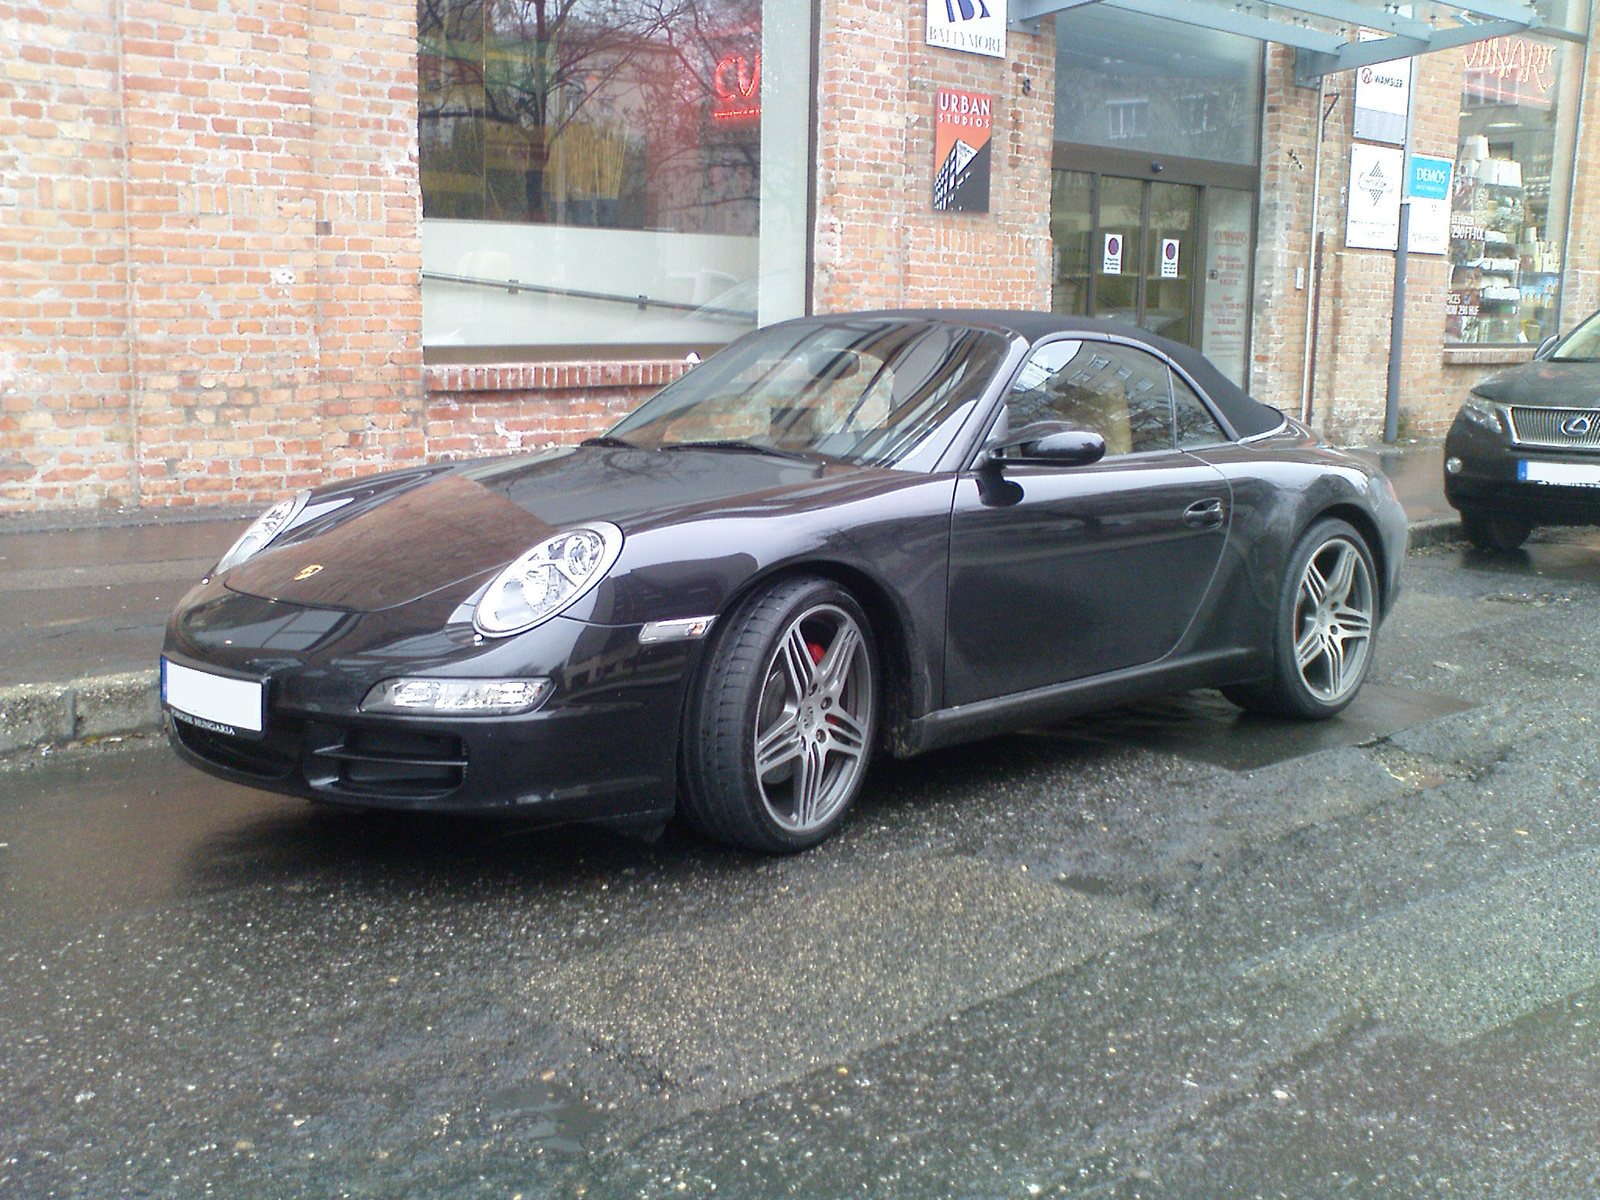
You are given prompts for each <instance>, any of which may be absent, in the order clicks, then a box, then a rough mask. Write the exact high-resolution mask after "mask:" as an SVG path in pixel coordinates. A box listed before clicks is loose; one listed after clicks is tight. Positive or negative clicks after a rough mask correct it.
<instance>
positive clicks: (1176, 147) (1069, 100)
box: [1055, 4, 1261, 166]
mask: <svg viewBox="0 0 1600 1200" xmlns="http://www.w3.org/2000/svg"><path fill="white" fill-rule="evenodd" d="M1260 125H1261V43H1260V42H1258V41H1256V40H1254V39H1253V38H1246V37H1239V36H1237V35H1235V34H1231V33H1218V32H1215V31H1213V30H1208V29H1198V28H1195V27H1194V26H1192V25H1176V24H1173V23H1172V22H1171V21H1163V20H1158V19H1156V18H1154V17H1147V16H1144V15H1142V14H1140V13H1132V12H1126V11H1123V10H1121V9H1116V8H1107V7H1105V6H1104V5H1101V4H1087V5H1083V6H1081V7H1078V8H1074V9H1071V10H1069V11H1067V12H1063V13H1060V14H1058V15H1057V17H1056V129H1055V140H1056V141H1058V142H1073V143H1077V144H1079V145H1084V146H1107V147H1110V148H1112V149H1116V150H1133V151H1137V152H1138V153H1140V154H1173V155H1181V156H1183V157H1185V158H1200V159H1207V160H1210V161H1212V162H1226V163H1241V164H1245V165H1252V166H1253V165H1254V164H1255V163H1256V161H1257V157H1258V154H1259V138H1258V133H1259V130H1260Z"/></svg>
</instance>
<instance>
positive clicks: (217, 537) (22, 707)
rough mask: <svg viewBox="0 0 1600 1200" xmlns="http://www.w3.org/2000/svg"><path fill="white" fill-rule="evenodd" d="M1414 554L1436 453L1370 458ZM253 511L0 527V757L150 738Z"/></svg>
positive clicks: (1429, 521) (1412, 449) (1428, 530)
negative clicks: (174, 618) (178, 630)
mask: <svg viewBox="0 0 1600 1200" xmlns="http://www.w3.org/2000/svg"><path fill="white" fill-rule="evenodd" d="M1374 452H1375V453H1376V454H1377V455H1378V457H1379V459H1380V461H1381V462H1382V464H1383V468H1384V470H1385V471H1386V472H1388V474H1389V477H1390V478H1391V479H1392V480H1393V481H1394V484H1395V489H1396V491H1398V492H1399V494H1400V499H1401V502H1402V503H1403V504H1404V505H1405V508H1406V512H1407V514H1408V515H1409V516H1410V517H1411V521H1412V545H1413V546H1421V545H1432V544H1437V543H1438V542H1441V541H1447V540H1450V539H1452V538H1454V537H1456V536H1457V535H1458V534H1459V530H1460V525H1459V522H1458V521H1457V520H1456V519H1455V512H1454V510H1453V509H1451V508H1450V506H1449V505H1448V504H1446V503H1445V499H1444V492H1443V489H1442V483H1441V480H1442V467H1441V462H1442V457H1443V449H1442V447H1441V446H1439V445H1438V444H1436V443H1435V444H1426V445H1411V446H1404V447H1381V448H1378V449H1377V450H1376V451H1374ZM253 516H254V514H248V515H245V514H240V513H237V512H228V513H224V514H217V513H206V514H196V513H193V512H185V513H182V514H171V513H141V514H137V515H129V516H127V517H126V518H124V519H125V520H127V521H128V522H129V523H127V524H122V525H117V524H113V523H111V522H112V521H113V520H115V518H104V517H101V518H90V519H91V520H93V521H94V522H95V523H94V524H92V525H86V523H85V522H86V518H85V517H84V516H83V515H81V514H60V515H57V516H42V517H26V518H0V755H6V754H14V753H16V752H18V751H22V750H27V749H29V748H32V747H47V746H56V745H65V744H68V743H71V742H76V741H85V740H89V739H93V738H103V737H112V736H120V735H124V734H130V733H139V732H144V731H149V730H153V729H156V728H158V727H159V726H160V715H161V714H160V707H159V704H158V702H157V696H156V669H155V663H156V660H157V656H158V655H159V653H160V650H161V637H162V630H163V628H164V627H165V625H166V620H167V615H168V614H169V613H170V612H171V611H172V608H173V605H174V604H176V603H177V601H178V599H179V597H181V596H182V595H183V593H184V592H185V591H187V590H188V589H189V586H190V585H191V584H193V583H194V582H195V581H196V580H197V579H199V578H200V576H201V575H203V574H205V572H206V571H207V570H208V569H210V568H211V567H212V566H214V565H215V564H216V561H217V559H218V558H220V557H221V556H222V552H223V551H224V550H226V549H227V548H228V546H229V545H231V544H232V543H233V540H234V539H235V538H237V537H238V536H239V534H240V533H242V532H243V531H244V528H245V526H246V525H247V524H249V521H250V519H251V517H253Z"/></svg>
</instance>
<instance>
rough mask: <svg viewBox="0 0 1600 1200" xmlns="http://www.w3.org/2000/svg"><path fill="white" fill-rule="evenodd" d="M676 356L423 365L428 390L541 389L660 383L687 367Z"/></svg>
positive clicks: (660, 384) (580, 388)
mask: <svg viewBox="0 0 1600 1200" xmlns="http://www.w3.org/2000/svg"><path fill="white" fill-rule="evenodd" d="M689 366H690V364H688V363H686V362H684V361H683V360H682V359H681V358H673V359H646V360H642V361H641V360H634V361H629V362H509V363H438V364H434V365H431V366H425V367H424V368H423V375H424V377H425V379H426V381H427V389H428V391H430V392H451V393H456V394H461V393H471V392H546V391H557V390H585V389H592V388H619V387H628V388H632V387H664V386H666V385H667V384H669V383H671V382H672V381H673V380H674V379H676V378H678V376H680V375H682V374H683V373H684V372H685V371H686V370H688V368H689Z"/></svg>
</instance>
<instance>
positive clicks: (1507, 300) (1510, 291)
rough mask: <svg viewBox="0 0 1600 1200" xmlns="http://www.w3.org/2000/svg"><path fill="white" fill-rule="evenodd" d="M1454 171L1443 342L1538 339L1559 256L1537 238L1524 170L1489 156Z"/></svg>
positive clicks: (1547, 316) (1550, 309)
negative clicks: (1523, 176) (1449, 268)
mask: <svg viewBox="0 0 1600 1200" xmlns="http://www.w3.org/2000/svg"><path fill="white" fill-rule="evenodd" d="M1457 166H1458V171H1457V176H1456V182H1455V189H1454V195H1453V196H1452V199H1451V206H1450V265H1451V271H1450V292H1449V296H1448V298H1447V301H1446V308H1445V339H1446V340H1447V341H1449V342H1454V343H1463V344H1474V343H1476V344H1520V343H1523V342H1527V341H1535V342H1537V341H1538V340H1540V338H1541V337H1542V332H1541V331H1542V330H1543V328H1544V327H1545V325H1546V324H1547V323H1548V322H1549V321H1550V320H1551V319H1552V318H1553V317H1554V312H1555V295H1556V289H1557V286H1558V283H1559V274H1560V253H1559V251H1558V250H1557V249H1556V248H1555V247H1554V246H1552V245H1551V244H1550V243H1549V242H1545V241H1541V240H1540V239H1539V230H1538V227H1537V225H1536V224H1535V223H1534V217H1535V211H1533V210H1534V208H1535V206H1532V205H1530V204H1529V199H1530V196H1529V191H1528V189H1527V188H1524V186H1523V180H1522V168H1521V166H1520V165H1519V164H1517V163H1515V162H1511V161H1509V160H1503V159H1490V158H1477V159H1471V158H1464V159H1463V160H1462V161H1461V162H1460V163H1458V164H1457ZM1529 182H1530V183H1537V181H1535V180H1530V181H1529ZM1541 211H1542V210H1541Z"/></svg>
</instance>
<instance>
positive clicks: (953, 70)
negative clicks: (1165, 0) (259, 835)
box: [0, 0, 1600, 514]
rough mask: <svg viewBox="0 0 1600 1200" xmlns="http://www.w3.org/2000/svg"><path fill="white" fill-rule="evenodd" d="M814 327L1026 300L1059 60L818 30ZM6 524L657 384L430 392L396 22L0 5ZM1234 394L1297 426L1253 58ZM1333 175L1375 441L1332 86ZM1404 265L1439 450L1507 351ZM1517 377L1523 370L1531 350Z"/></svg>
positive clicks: (1289, 273) (1038, 239) (848, 9)
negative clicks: (955, 186) (948, 131)
mask: <svg viewBox="0 0 1600 1200" xmlns="http://www.w3.org/2000/svg"><path fill="white" fill-rule="evenodd" d="M819 22H820V31H819V54H818V63H819V67H818V78H817V81H816V82H817V89H818V92H817V168H816V177H815V194H814V198H815V210H816V225H815V228H814V231H813V239H812V257H813V261H814V268H815V270H814V276H813V280H812V284H813V303H814V306H815V308H816V310H817V311H821V312H828V311H836V310H840V309H847V308H860V307H869V306H888V305H929V306H949V305H985V306H997V307H1005V308H1040V307H1047V306H1048V305H1049V303H1050V282H1051V280H1050V275H1051V243H1050V233H1049V228H1050V226H1049V222H1050V159H1051V148H1052V134H1053V131H1052V120H1053V99H1054V37H1053V33H1052V30H1051V22H1050V21H1049V20H1046V21H1045V22H1044V23H1043V27H1042V29H1041V31H1040V33H1038V34H1036V35H1027V34H1020V33H1017V32H1015V31H1013V32H1012V33H1011V34H1010V35H1009V53H1008V56H1007V58H1006V59H1004V60H999V59H991V58H985V57H981V56H976V55H970V54H963V53H958V52H955V51H948V50H942V49H934V48H930V47H928V46H927V45H926V44H925V38H924V30H923V27H922V26H923V15H922V10H921V8H920V6H919V5H917V4H907V3H905V2H904V0H893V2H891V0H823V2H822V3H821V5H820V8H819ZM0 43H3V44H0V514H5V513H16V512H25V511H33V510H45V509H72V508H92V507H105V506H111V507H120V506H135V505H146V506H173V507H176V506H185V505H198V504H261V503H264V502H266V501H268V500H269V499H271V498H273V497H276V496H278V495H281V494H282V493H283V492H284V491H285V490H286V489H288V488H292V487H296V486H301V485H305V484H310V483H314V482H317V481H320V480H323V479H327V478H330V477H338V476H343V475H350V474H353V473H357V472H363V471H369V470H375V469H379V468H382V467H389V466H395V465H401V464H405V463H409V462H416V461H421V460H424V459H428V458H437V457H462V456H466V455H471V454H478V453H488V452H493V451H499V450H514V449H526V448H530V447H537V446H543V445H548V444H552V443H556V442H570V441H575V440H577V439H579V438H581V437H583V436H585V435H586V434H589V433H592V432H594V431H596V430H597V429H599V428H602V427H604V426H605V425H606V424H608V423H610V422H611V421H612V420H613V419H615V418H616V417H617V416H618V415H620V414H621V413H622V412H623V411H625V410H626V409H627V408H628V407H630V406H631V405H632V404H633V403H635V402H636V401H637V400H638V399H639V398H640V397H642V396H644V395H646V394H648V393H649V392H650V391H651V390H652V389H653V388H654V387H656V386H658V385H659V384H661V383H664V382H666V381H667V380H669V379H670V378H673V377H675V375H676V374H677V373H678V372H679V371H681V369H682V365H681V364H680V363H675V362H649V363H643V364H639V363H633V364H617V363H613V364H609V365H608V364H582V363H579V364H573V363H568V364H546V365H539V366H534V365H523V364H502V365H499V366H494V367H481V368H474V367H453V368H443V367H440V368H430V369H428V370H426V371H425V370H424V367H423V362H422V346H421V340H422V330H421V321H422V306H421V280H420V271H421V259H420V220H421V207H420V199H419V194H418V174H417V166H416V156H417V95H416V86H415V81H416V64H417V40H416V28H415V20H414V8H413V6H412V5H410V4H409V3H400V2H398V0H317V2H315V3H312V2H311V0H239V2H237V3H233V4H221V3H219V2H217V0H130V2H127V3H121V4H112V3H110V0H74V2H72V3H66V2H65V0H42V2H41V3H39V4H33V5H21V4H16V3H12V2H11V0H0ZM1267 60H1268V66H1267V78H1266V87H1265V91H1264V103H1263V128H1262V152H1261V186H1260V223H1259V233H1258V240H1257V254H1256V291H1255V304H1254V319H1253V331H1252V365H1251V385H1252V389H1253V390H1254V391H1255V392H1257V394H1259V395H1260V396H1261V397H1262V398H1263V399H1265V400H1267V401H1269V402H1271V403H1274V404H1277V405H1280V406H1281V407H1283V408H1285V409H1286V410H1289V411H1293V412H1298V411H1299V409H1300V405H1301V399H1302V376H1303V372H1304V368H1305V361H1306V358H1305V356H1306V353H1307V349H1308V347H1307V341H1306V337H1305V331H1306V311H1307V305H1308V303H1309V302H1310V298H1311V289H1310V287H1309V286H1307V287H1303V288H1302V287H1297V286H1296V272H1297V269H1298V270H1302V271H1305V272H1306V273H1307V277H1308V280H1307V281H1308V282H1309V267H1310V265H1311V241H1310V229H1309V226H1310V215H1311V214H1310V204H1311V178H1312V174H1313V163H1314V161H1315V156H1316V127H1317V115H1318V93H1317V91H1316V90H1315V89H1306V88H1300V87H1297V86H1295V85H1294V83H1293V54H1292V52H1290V51H1287V50H1285V49H1283V48H1282V47H1276V46H1274V47H1269V49H1268V54H1267ZM1591 74H1592V77H1591V78H1590V79H1588V80H1587V81H1586V82H1585V87H1586V90H1587V95H1586V96H1585V98H1584V104H1583V115H1584V128H1583V129H1581V130H1580V131H1579V136H1578V141H1577V145H1578V147H1579V150H1578V157H1579V161H1578V163H1577V175H1576V178H1577V184H1578V186H1577V189H1576V199H1575V201H1574V203H1573V210H1572V220H1571V227H1570V232H1569V237H1568V247H1567V255H1566V277H1565V288H1566V291H1565V298H1564V303H1563V311H1564V314H1565V320H1564V325H1565V326H1566V327H1568V328H1570V326H1571V324H1572V323H1573V321H1574V320H1575V319H1576V318H1577V317H1579V316H1581V315H1582V314H1584V313H1586V312H1588V311H1590V310H1591V309H1593V308H1594V307H1596V306H1597V305H1600V266H1597V265H1596V264H1597V263H1600V186H1597V184H1600V139H1597V138H1596V137H1595V136H1594V129H1595V125H1594V122H1595V120H1596V112H1597V110H1600V71H1596V72H1592V73H1591ZM1418 79H1419V95H1420V101H1419V104H1418V111H1419V115H1420V119H1419V122H1418V126H1417V134H1416V146H1417V149H1418V150H1420V151H1423V152H1432V153H1436V154H1441V155H1446V156H1451V157H1453V156H1454V154H1455V149H1456V140H1457V125H1456V118H1457V114H1458V112H1459V108H1460V99H1461V96H1460V88H1461V82H1460V81H1461V55H1460V53H1459V52H1455V53H1442V54H1437V55H1433V56H1429V57H1428V58H1425V59H1423V60H1421V63H1420V67H1419V74H1418ZM1328 85H1329V86H1328V90H1329V94H1330V98H1331V96H1332V94H1333V93H1338V94H1339V99H1338V102H1337V103H1336V104H1335V106H1334V108H1333V111H1332V114H1331V117H1330V118H1329V120H1328V122H1327V136H1326V139H1325V141H1324V144H1323V155H1324V157H1323V174H1322V188H1321V205H1320V207H1321V217H1320V220H1321V228H1322V230H1323V231H1324V233H1325V235H1326V253H1325V256H1324V261H1323V276H1322V299H1321V304H1320V316H1319V320H1318V331H1317V333H1318V338H1317V341H1318V349H1317V355H1318V357H1317V369H1316V372H1315V379H1314V387H1313V389H1312V402H1313V409H1314V412H1315V415H1316V423H1317V425H1318V426H1319V427H1321V428H1323V429H1325V430H1326V431H1327V432H1329V433H1330V434H1332V435H1333V436H1334V437H1335V438H1337V439H1339V440H1342V441H1345V442H1353V443H1359V442H1372V441H1374V440H1376V439H1377V438H1378V437H1379V436H1380V435H1381V431H1382V421H1383V409H1384V394H1385V382H1386V377H1387V371H1388V357H1389V326H1390V303H1391V296H1392V287H1393V271H1394V256H1393V254H1391V253H1388V252H1383V251H1371V250H1360V249H1353V248H1348V247H1346V246H1345V245H1344V240H1343V234H1344V213H1345V204H1344V196H1345V194H1346V190H1347V188H1348V186H1349V180H1348V174H1349V158H1350V144H1351V137H1350V130H1351V99H1352V92H1353V87H1352V83H1351V80H1350V77H1349V76H1348V75H1344V76H1335V77H1332V78H1330V79H1329V81H1328ZM941 87H945V88H958V89H962V90H965V91H970V92H978V93H982V94H984V95H988V96H991V97H992V98H993V101H994V109H993V134H992V139H993V140H992V143H991V144H992V147H993V160H992V177H991V178H992V182H991V199H990V211H989V212H988V213H981V214H980V213H959V212H936V211H934V210H933V208H932V202H931V198H932V189H933V179H934V174H935V163H934V150H933V146H934V117H935V107H936V93H937V90H938V89H939V88H941ZM1448 272H1449V268H1448V264H1447V263H1446V262H1445V260H1444V259H1443V258H1442V257H1440V256H1421V255H1419V256H1413V257H1412V258H1411V271H1410V275H1409V297H1410V299H1409V304H1408V316H1407V330H1406V333H1407V340H1406V351H1405V362H1404V370H1403V391H1402V397H1401V411H1402V430H1403V432H1405V433H1409V434H1413V435H1424V436H1436V435H1438V434H1440V433H1442V432H1443V430H1444V428H1445V426H1446V424H1447V423H1448V421H1449V419H1450V416H1451V414H1452V413H1453V411H1454V409H1455V406H1456V405H1457V404H1458V403H1459V399H1460V396H1461V395H1462V393H1463V392H1464V391H1465V389H1466V388H1467V387H1468V386H1470V384H1471V383H1472V382H1473V381H1474V380H1475V379H1477V378H1479V377H1481V376H1482V375H1484V374H1485V373H1487V372H1488V371H1491V370H1494V369H1498V367H1499V366H1500V365H1502V364H1503V363H1504V362H1505V361H1506V360H1508V359H1512V358H1515V357H1517V355H1518V352H1517V351H1514V350H1513V351H1509V352H1508V351H1506V350H1503V349H1502V350H1492V349H1491V350H1471V351H1465V350H1451V349H1447V348H1445V347H1444V345H1443V318H1444V309H1445V302H1444V295H1445V290H1446V288H1447V285H1448ZM1523 353H1524V354H1525V353H1526V352H1523Z"/></svg>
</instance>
